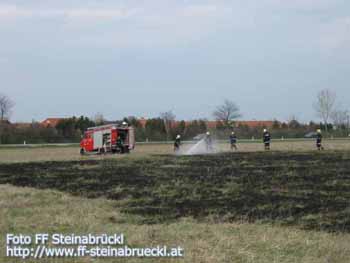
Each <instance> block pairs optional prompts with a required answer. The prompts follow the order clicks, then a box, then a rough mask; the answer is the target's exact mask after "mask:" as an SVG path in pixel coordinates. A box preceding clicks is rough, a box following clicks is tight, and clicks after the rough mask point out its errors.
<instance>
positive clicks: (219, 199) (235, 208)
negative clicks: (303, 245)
mask: <svg viewBox="0 0 350 263" xmlns="http://www.w3.org/2000/svg"><path fill="white" fill-rule="evenodd" d="M0 184H12V185H15V186H23V187H24V186H25V187H34V188H38V189H55V190H59V191H63V192H67V193H70V194H72V195H78V196H83V197H87V198H98V197H102V198H107V199H113V200H116V209H120V210H121V211H122V212H123V213H125V214H126V213H127V214H131V215H137V216H138V217H137V218H140V219H139V221H138V223H143V224H144V223H146V224H152V223H167V222H173V221H174V220H176V219H178V218H180V217H193V218H195V219H196V220H198V221H202V220H207V219H208V218H210V219H211V220H214V221H215V222H218V223H221V222H232V221H244V222H256V221H259V222H269V223H277V224H283V225H296V226H298V227H300V228H304V229H313V230H324V231H341V232H350V206H349V204H350V153H349V152H322V153H318V152H309V153H286V152H285V153H283V152H265V153H223V154H216V155H201V156H180V157H178V156H164V155H163V156H152V157H148V158H144V159H132V158H125V159H114V160H102V161H98V160H85V161H70V162H67V161H64V162H33V163H16V164H0Z"/></svg>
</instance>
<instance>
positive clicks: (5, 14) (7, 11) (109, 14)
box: [0, 5, 134, 20]
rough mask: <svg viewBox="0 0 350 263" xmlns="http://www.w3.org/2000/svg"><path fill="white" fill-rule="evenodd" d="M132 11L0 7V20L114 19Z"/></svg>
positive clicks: (117, 9)
mask: <svg viewBox="0 0 350 263" xmlns="http://www.w3.org/2000/svg"><path fill="white" fill-rule="evenodd" d="M133 12H134V10H126V9H122V8H111V9H109V8H108V9H107V8H100V9H98V8H90V9H88V8H70V9H69V8H65V9H38V8H36V9H29V8H21V7H17V6H15V5H0V18H5V19H6V18H8V19H9V18H10V19H17V18H55V17H64V18H80V19H87V18H88V19H97V20H100V19H114V18H125V17H128V16H130V15H132V14H133Z"/></svg>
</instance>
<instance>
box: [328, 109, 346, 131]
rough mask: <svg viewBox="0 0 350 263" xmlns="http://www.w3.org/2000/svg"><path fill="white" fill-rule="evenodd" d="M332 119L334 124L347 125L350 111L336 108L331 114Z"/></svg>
mask: <svg viewBox="0 0 350 263" xmlns="http://www.w3.org/2000/svg"><path fill="white" fill-rule="evenodd" d="M331 119H332V121H333V123H334V125H336V126H338V127H339V126H344V127H346V126H347V123H348V119H349V111H347V110H342V109H337V110H334V111H333V112H332V114H331Z"/></svg>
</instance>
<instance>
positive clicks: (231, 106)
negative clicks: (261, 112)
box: [213, 100, 242, 126]
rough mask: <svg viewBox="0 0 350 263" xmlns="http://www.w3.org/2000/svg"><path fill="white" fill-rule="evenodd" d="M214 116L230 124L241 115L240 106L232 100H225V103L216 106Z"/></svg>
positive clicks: (226, 124) (227, 124) (225, 123)
mask: <svg viewBox="0 0 350 263" xmlns="http://www.w3.org/2000/svg"><path fill="white" fill-rule="evenodd" d="M213 116H214V117H215V119H216V120H217V121H221V122H223V124H224V125H225V126H229V125H230V124H231V122H232V121H234V120H235V119H237V118H239V117H241V116H242V115H241V114H240V112H239V107H238V106H237V105H236V103H234V102H233V101H230V100H225V101H224V103H223V104H221V105H219V106H217V107H216V110H215V111H214V112H213Z"/></svg>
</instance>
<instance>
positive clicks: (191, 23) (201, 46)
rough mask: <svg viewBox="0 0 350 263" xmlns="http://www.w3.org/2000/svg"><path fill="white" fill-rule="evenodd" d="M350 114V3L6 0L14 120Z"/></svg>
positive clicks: (4, 80)
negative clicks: (235, 111) (236, 112)
mask: <svg viewBox="0 0 350 263" xmlns="http://www.w3.org/2000/svg"><path fill="white" fill-rule="evenodd" d="M326 88H327V89H331V90H332V91H334V92H335V93H336V94H337V105H338V106H339V107H341V108H343V109H350V1H348V0H245V1H243V0H241V1H238V0H231V1H228V0H193V1H192V0H124V1H122V0H95V1H89V0H84V1H83V0H59V1H57V0H0V93H3V94H6V95H8V96H9V97H11V98H12V100H13V101H14V102H15V103H16V105H15V108H14V110H13V114H12V117H11V120H12V121H18V122H25V121H31V120H37V121H41V120H43V119H45V118H47V117H69V116H73V115H76V116H80V115H85V116H89V117H92V116H94V115H95V114H96V113H102V114H103V115H104V116H105V118H107V119H110V120H115V119H120V118H122V117H124V116H137V117H146V118H150V117H157V116H159V113H160V112H164V111H168V110H172V111H173V112H174V114H175V115H176V117H177V119H186V120H191V119H196V118H207V119H212V118H213V117H212V112H213V111H214V109H215V107H216V106H217V105H219V104H221V103H222V102H223V101H224V100H225V99H229V100H232V101H234V102H236V103H237V104H238V106H239V107H240V109H241V113H242V118H241V119H245V120H252V119H258V120H263V119H264V120H267V119H278V120H288V119H289V118H290V117H291V116H295V117H296V118H297V119H298V120H300V121H305V122H306V121H309V120H311V119H312V120H317V117H316V115H315V111H314V109H313V107H312V104H313V102H314V101H315V99H316V94H317V92H319V91H320V90H322V89H326Z"/></svg>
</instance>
